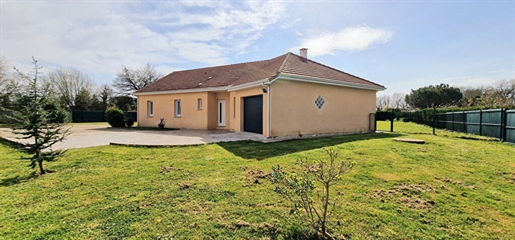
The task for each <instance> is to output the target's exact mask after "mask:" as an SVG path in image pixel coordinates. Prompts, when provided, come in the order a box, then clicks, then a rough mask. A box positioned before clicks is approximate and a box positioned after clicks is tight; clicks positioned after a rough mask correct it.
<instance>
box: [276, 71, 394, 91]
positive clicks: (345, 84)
mask: <svg viewBox="0 0 515 240" xmlns="http://www.w3.org/2000/svg"><path fill="white" fill-rule="evenodd" d="M277 78H278V79H284V80H290V81H299V82H309V83H318V84H325V85H332V86H340V87H349V88H359V89H366V90H374V91H383V90H385V89H386V88H385V87H382V86H371V85H365V84H359V83H349V82H342V81H337V80H331V79H325V78H316V77H307V76H301V75H296V74H287V73H280V74H279V75H278V76H277Z"/></svg>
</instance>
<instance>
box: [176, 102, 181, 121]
mask: <svg viewBox="0 0 515 240" xmlns="http://www.w3.org/2000/svg"><path fill="white" fill-rule="evenodd" d="M175 116H176V117H180V116H182V109H181V100H180V99H179V100H175Z"/></svg>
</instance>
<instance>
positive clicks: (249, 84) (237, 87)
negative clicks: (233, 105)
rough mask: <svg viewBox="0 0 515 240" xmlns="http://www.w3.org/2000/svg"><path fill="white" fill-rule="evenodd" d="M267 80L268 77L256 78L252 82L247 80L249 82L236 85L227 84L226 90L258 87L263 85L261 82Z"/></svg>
mask: <svg viewBox="0 0 515 240" xmlns="http://www.w3.org/2000/svg"><path fill="white" fill-rule="evenodd" d="M268 81H269V80H268V78H265V79H262V80H257V81H254V82H249V83H245V84H241V85H237V86H229V88H228V89H227V91H229V92H233V91H238V90H242V89H247V88H253V87H259V86H263V83H264V82H268Z"/></svg>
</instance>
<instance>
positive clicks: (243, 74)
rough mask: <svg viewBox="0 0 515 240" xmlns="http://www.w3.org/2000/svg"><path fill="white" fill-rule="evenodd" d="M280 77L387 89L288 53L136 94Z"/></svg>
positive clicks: (166, 80) (187, 75)
mask: <svg viewBox="0 0 515 240" xmlns="http://www.w3.org/2000/svg"><path fill="white" fill-rule="evenodd" d="M279 73H285V74H295V75H300V76H306V77H315V78H323V79H328V80H334V81H342V82H344V83H351V84H360V85H365V86H369V87H375V88H378V87H379V88H384V87H383V86H382V85H379V84H376V83H373V82H371V81H368V80H365V79H363V78H359V77H356V76H354V75H351V74H348V73H345V72H343V71H340V70H337V69H334V68H331V67H328V66H326V65H323V64H320V63H317V62H315V61H312V60H309V59H306V58H303V57H300V56H298V55H296V54H293V53H286V54H284V55H281V56H278V57H275V58H272V59H269V60H263V61H257V62H247V63H238V64H231V65H224V66H216V67H208V68H199V69H192V70H184V71H176V72H172V73H170V74H168V75H166V76H164V77H163V78H161V79H159V80H157V81H155V82H154V83H152V84H150V85H148V86H146V87H144V88H142V89H140V90H138V91H136V93H143V92H157V91H173V90H187V89H201V88H213V87H227V86H237V85H241V84H245V83H251V82H255V81H259V80H263V79H268V78H271V77H274V76H276V75H277V74H279Z"/></svg>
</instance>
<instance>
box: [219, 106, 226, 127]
mask: <svg viewBox="0 0 515 240" xmlns="http://www.w3.org/2000/svg"><path fill="white" fill-rule="evenodd" d="M218 126H219V127H225V100H218Z"/></svg>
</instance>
